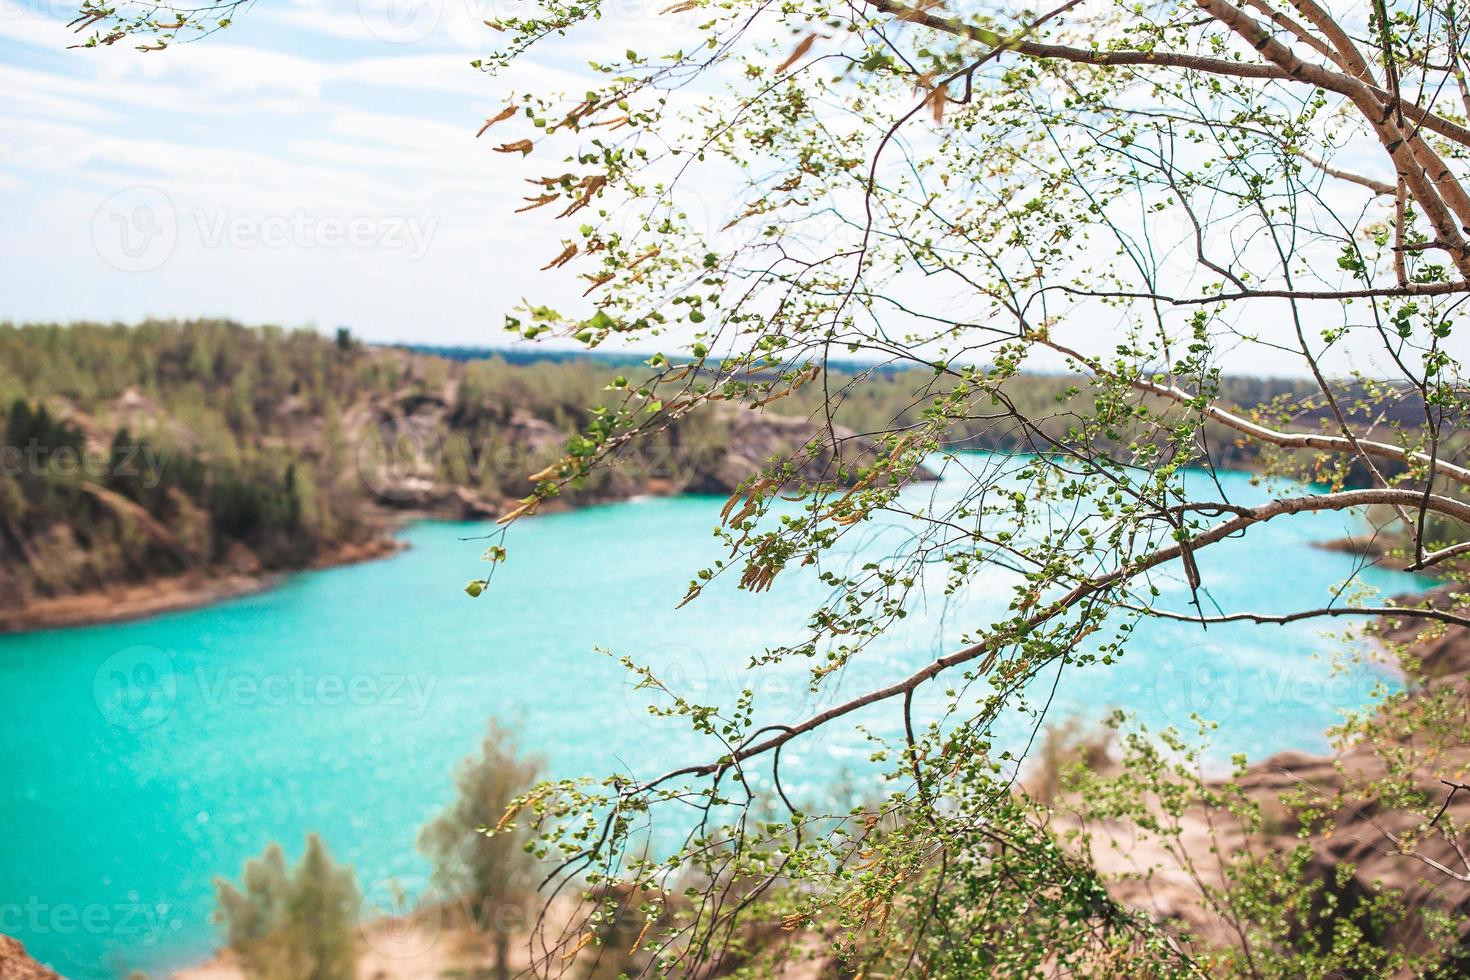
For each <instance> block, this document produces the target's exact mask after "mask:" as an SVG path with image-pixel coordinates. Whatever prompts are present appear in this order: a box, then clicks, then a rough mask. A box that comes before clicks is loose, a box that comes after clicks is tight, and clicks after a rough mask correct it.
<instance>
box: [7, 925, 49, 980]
mask: <svg viewBox="0 0 1470 980" xmlns="http://www.w3.org/2000/svg"><path fill="white" fill-rule="evenodd" d="M0 978H3V980H61V976H60V974H58V973H56V971H54V970H49V969H47V968H46V967H44V966H42V965H41V964H39V963H37V962H36V961H35V960H33V959H31V958H30V956H29V955H27V953H26V948H25V947H24V946H22V945H21V944H20V943H19V942H18V941H17V940H14V939H11V938H10V937H9V936H0Z"/></svg>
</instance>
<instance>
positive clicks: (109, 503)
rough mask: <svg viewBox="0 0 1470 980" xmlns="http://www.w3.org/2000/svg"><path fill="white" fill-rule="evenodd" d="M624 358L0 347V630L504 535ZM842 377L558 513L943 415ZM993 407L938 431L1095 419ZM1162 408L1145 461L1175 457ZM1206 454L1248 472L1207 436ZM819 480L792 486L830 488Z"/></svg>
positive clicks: (726, 421)
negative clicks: (479, 534)
mask: <svg viewBox="0 0 1470 980" xmlns="http://www.w3.org/2000/svg"><path fill="white" fill-rule="evenodd" d="M628 360H629V359H628V357H626V356H622V357H619V358H615V359H607V360H604V359H599V358H595V357H587V356H582V357H577V358H567V359H561V360H545V361H540V362H535V363H522V364H511V363H507V362H506V361H505V360H504V359H502V358H500V357H494V356H492V357H489V358H487V359H481V360H470V359H458V358H448V357H441V356H437V355H431V354H424V353H414V352H410V351H407V350H400V349H393V348H382V347H371V346H366V345H363V344H361V343H359V342H357V341H356V340H354V339H353V338H352V337H351V336H350V335H348V334H347V333H345V332H342V333H339V334H338V335H337V336H336V337H335V338H330V337H324V336H322V335H320V334H318V333H315V332H312V331H307V330H296V331H287V330H282V329H280V328H276V327H262V328H248V327H244V326H241V325H239V324H235V323H229V322H223V321H191V322H187V323H178V322H146V323H143V324H140V325H137V326H123V325H101V324H74V325H67V326H61V325H27V326H11V325H5V326H0V412H3V418H0V425H3V429H0V431H3V432H4V442H3V449H0V452H3V459H0V463H3V478H0V548H3V552H4V554H5V557H6V560H5V561H4V562H3V565H0V588H3V589H4V591H5V592H6V594H7V595H9V596H12V597H16V598H15V599H13V600H12V602H11V604H10V606H9V608H8V610H7V615H8V616H9V617H11V618H10V619H8V620H4V619H0V622H10V623H12V624H14V623H16V622H21V623H23V622H24V620H23V619H22V620H16V619H15V618H14V617H16V616H17V615H23V614H24V610H25V608H26V607H27V606H28V605H30V604H33V603H36V602H41V601H45V600H48V599H54V598H57V597H64V596H75V595H85V594H90V593H96V592H101V591H106V590H108V589H113V588H116V587H118V586H122V585H128V584H135V583H142V582H148V581H152V580H161V579H170V580H171V579H173V578H176V577H180V576H183V577H186V578H187V577H191V576H192V577H193V578H194V579H196V580H197V579H200V578H208V577H209V576H210V575H219V574H233V575H258V574H260V573H262V572H270V571H275V570H286V569H293V568H301V567H306V566H310V565H313V564H321V563H329V562H334V561H341V560H350V559H353V558H358V557H367V556H371V555H375V554H380V553H382V552H383V551H385V550H388V549H389V548H391V540H390V536H389V532H390V530H391V525H392V520H393V518H394V516H395V515H396V514H402V513H403V512H406V511H407V512H425V513H432V514H436V515H440V516H446V517H473V518H480V517H486V518H488V517H496V516H499V515H501V514H503V513H505V512H507V511H509V510H511V509H513V508H514V507H515V506H517V504H518V502H519V501H520V500H521V499H522V498H524V497H525V496H526V495H528V494H530V493H531V492H532V490H533V489H534V488H535V484H534V483H533V482H532V481H531V480H530V479H529V476H530V475H533V474H535V473H536V471H538V470H540V469H542V468H543V467H544V466H546V465H547V464H548V463H550V462H552V461H554V460H555V459H557V458H558V457H559V456H561V454H562V453H563V452H564V451H565V450H566V449H567V447H568V446H569V445H570V446H573V447H575V445H576V440H578V439H580V436H579V433H582V432H585V431H586V430H587V429H588V427H589V426H595V425H596V424H597V421H598V419H599V418H600V415H599V413H598V412H597V411H596V410H595V407H596V406H599V405H602V404H604V403H609V402H610V401H611V400H613V399H615V398H619V397H623V395H622V394H621V393H622V392H623V391H625V390H626V389H625V388H619V387H618V385H620V384H622V383H623V382H624V381H625V378H624V377H623V376H624V375H627V376H632V377H634V378H635V383H636V377H637V371H636V369H635V368H631V367H629V365H628ZM858 378H859V376H858V375H855V374H851V373H838V372H832V373H831V374H830V375H829V377H827V378H826V379H825V388H826V390H827V391H828V392H830V393H831V394H832V397H831V399H830V402H824V396H823V390H822V389H823V387H824V386H823V385H815V384H813V385H807V386H805V387H800V388H796V389H795V390H792V391H791V392H790V394H789V395H788V396H787V397H784V398H782V399H781V400H777V401H773V402H772V403H771V404H770V405H769V406H768V407H766V408H765V409H764V410H763V411H761V412H753V411H750V410H748V409H735V408H733V407H723V408H722V407H720V406H710V407H708V408H707V409H705V410H702V411H701V412H699V413H694V414H690V415H687V416H684V417H681V418H678V419H677V420H676V421H674V422H673V423H670V424H665V425H662V426H661V429H660V432H659V433H658V434H657V435H656V436H655V437H654V438H652V439H648V440H643V441H641V442H639V443H638V444H637V445H636V448H633V447H630V448H629V449H628V450H627V451H626V452H625V453H624V455H623V456H622V457H621V458H620V459H619V460H618V463H617V465H616V466H613V467H606V468H600V469H597V470H596V471H595V472H594V473H593V474H592V475H591V477H590V478H589V479H588V480H587V481H585V483H584V485H582V486H580V487H579V488H575V489H572V490H571V492H569V493H568V494H567V495H566V496H564V497H562V498H561V501H560V502H561V503H564V504H565V503H571V504H575V503H585V502H592V501H600V500H611V499H622V498H626V497H628V496H631V495H634V494H638V493H647V492H655V493H673V492H705V493H722V494H728V493H730V492H732V491H733V490H734V489H735V487H736V486H737V485H738V484H739V483H740V481H742V480H744V479H747V478H749V477H750V476H751V475H753V474H754V473H755V472H756V471H757V469H758V468H759V467H760V466H761V465H762V464H764V463H765V462H766V461H767V460H768V459H769V458H770V457H772V456H773V455H777V454H780V455H790V454H792V453H795V452H797V451H798V450H801V449H802V448H803V446H804V445H805V444H806V443H807V442H808V441H810V440H811V439H812V437H813V435H814V434H815V432H816V427H817V426H819V425H820V426H823V427H824V426H825V422H826V420H825V418H823V417H822V416H821V412H822V409H821V406H822V405H823V404H824V403H826V404H831V405H832V406H833V408H834V413H835V422H836V424H837V425H838V426H839V427H846V429H850V430H853V431H852V432H850V433H849V432H845V430H844V433H845V435H846V436H848V437H849V444H850V445H852V446H854V447H855V450H854V451H855V453H856V455H857V457H859V458H860V456H861V455H862V454H863V453H865V452H869V451H871V448H872V445H871V443H870V442H867V441H866V440H865V439H864V438H863V436H862V435H861V434H862V433H867V432H876V431H883V430H885V429H888V428H891V427H892V426H893V425H895V424H898V425H906V424H911V423H912V422H914V421H915V420H917V419H919V418H920V417H921V416H922V414H923V412H924V411H925V410H926V409H927V408H928V407H929V406H930V405H931V404H932V402H933V400H934V398H935V397H936V395H938V394H939V393H940V390H939V389H938V388H936V387H935V384H936V382H935V378H934V376H932V375H929V374H926V373H925V372H922V371H914V370H909V371H902V372H894V371H890V370H881V369H874V370H873V371H870V372H867V373H866V374H865V375H864V376H862V379H861V380H862V383H861V384H857V383H855V382H856V381H857V380H858ZM750 380H752V382H754V383H759V382H760V380H761V379H760V377H759V376H755V377H753V378H751V379H750ZM1222 388H1223V391H1224V395H1225V397H1226V398H1227V400H1229V401H1233V402H1235V403H1237V404H1242V405H1248V406H1249V405H1256V404H1265V403H1268V402H1272V401H1273V400H1277V401H1279V402H1280V404H1281V405H1282V406H1283V411H1286V412H1287V414H1288V415H1291V414H1292V413H1293V412H1295V413H1296V417H1297V421H1298V423H1301V422H1303V420H1305V421H1306V422H1309V423H1311V424H1312V425H1315V424H1317V422H1318V421H1319V420H1317V419H1315V418H1314V417H1313V415H1314V413H1313V412H1312V411H1311V410H1310V408H1307V409H1305V410H1303V409H1302V408H1301V406H1295V405H1294V404H1293V403H1292V401H1291V399H1292V398H1293V397H1295V396H1298V395H1300V394H1301V393H1302V392H1303V391H1304V390H1305V389H1303V388H1302V387H1301V386H1300V385H1298V384H1295V383H1290V382H1260V381H1251V380H1227V381H1224V382H1222ZM1005 391H1006V397H1007V398H1008V399H1010V400H1011V401H1012V402H1013V403H1014V404H1015V405H1016V406H1018V407H1019V408H1020V409H1021V414H1022V415H1023V416H1024V417H1028V418H1031V419H1036V420H1040V422H1039V423H1038V424H1035V425H1031V426H1028V427H1021V426H1018V425H1016V424H1015V422H1014V417H1015V416H1014V415H1011V414H1009V413H1002V412H999V411H998V412H997V413H996V415H995V416H994V417H991V416H989V415H987V414H985V413H977V414H976V415H975V417H973V418H970V419H967V420H963V422H962V423H961V424H959V425H957V426H956V429H955V445H956V446H964V447H969V448H989V449H1014V450H1025V451H1046V450H1047V449H1048V448H1049V447H1050V442H1049V440H1052V439H1061V438H1065V437H1066V434H1067V432H1068V431H1069V430H1071V429H1073V428H1075V427H1077V426H1078V425H1079V423H1080V420H1081V419H1082V417H1083V416H1084V415H1085V414H1086V413H1087V412H1088V411H1089V410H1090V406H1091V405H1092V402H1093V399H1094V395H1093V394H1092V393H1090V392H1087V391H1083V390H1081V389H1080V388H1079V386H1078V381H1077V379H1076V378H1073V377H1066V376H1060V375H1028V376H1022V377H1020V378H1018V379H1015V380H1014V381H1013V382H1011V383H1010V384H1008V385H1007V387H1006V389H1005ZM1164 407H1165V406H1162V405H1161V406H1160V410H1161V414H1160V416H1159V418H1160V422H1159V424H1158V425H1157V432H1158V436H1159V438H1158V443H1159V448H1160V449H1161V450H1162V451H1171V450H1170V447H1169V446H1168V439H1169V428H1168V424H1167V414H1166V413H1163V412H1162V410H1163V408H1164ZM996 419H999V420H1000V421H996ZM854 433H856V434H855V435H854ZM568 440H573V442H571V443H569V441H568ZM1215 448H1216V451H1217V453H1216V454H1217V458H1219V459H1222V460H1226V461H1232V462H1234V463H1236V464H1238V465H1247V464H1249V463H1250V462H1251V461H1252V460H1251V459H1249V458H1246V457H1245V456H1243V455H1242V453H1241V451H1238V450H1237V449H1236V448H1235V445H1234V440H1233V439H1232V438H1231V436H1230V434H1229V433H1228V432H1227V431H1225V430H1223V429H1222V430H1221V431H1220V432H1219V434H1218V436H1217V438H1216V447H1215ZM844 455H846V451H845V450H844ZM828 461H829V459H828V458H817V459H814V460H812V461H811V462H810V464H809V472H807V473H806V474H805V475H806V476H807V477H810V478H812V479H823V478H827V479H830V478H832V477H833V474H832V473H830V472H824V471H825V469H826V467H827V463H828ZM843 478H845V479H850V478H851V474H847V475H845V476H844V477H843Z"/></svg>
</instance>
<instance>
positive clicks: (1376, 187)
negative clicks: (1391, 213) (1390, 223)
mask: <svg viewBox="0 0 1470 980" xmlns="http://www.w3.org/2000/svg"><path fill="white" fill-rule="evenodd" d="M1297 155H1298V156H1300V157H1301V158H1302V159H1303V160H1305V161H1307V162H1308V163H1310V164H1311V165H1312V166H1314V167H1316V168H1317V169H1318V170H1320V171H1322V172H1323V173H1324V174H1326V175H1327V176H1329V177H1337V178H1339V179H1340V180H1348V181H1352V182H1353V183H1354V184H1360V185H1362V186H1363V187H1366V188H1368V189H1369V190H1370V191H1372V192H1373V193H1375V194H1385V195H1387V194H1392V193H1393V192H1394V185H1393V184H1390V183H1389V182H1388V181H1386V180H1378V179H1376V178H1374V177H1364V176H1363V175H1362V174H1355V173H1353V172H1352V171H1350V170H1340V169H1338V168H1337V167H1334V166H1332V165H1331V164H1329V163H1327V162H1326V161H1325V160H1319V159H1317V158H1316V157H1314V156H1312V154H1310V153H1306V152H1298V154H1297Z"/></svg>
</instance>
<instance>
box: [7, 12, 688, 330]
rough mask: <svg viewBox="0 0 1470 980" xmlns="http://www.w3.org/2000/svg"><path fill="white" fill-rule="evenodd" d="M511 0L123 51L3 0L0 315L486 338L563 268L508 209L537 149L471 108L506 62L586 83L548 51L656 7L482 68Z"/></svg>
mask: <svg viewBox="0 0 1470 980" xmlns="http://www.w3.org/2000/svg"><path fill="white" fill-rule="evenodd" d="M511 2H512V0H483V2H470V0H417V2H413V0H360V2H359V0H283V2H277V3H270V4H258V5H256V6H255V7H253V8H251V9H249V10H247V11H245V12H244V13H243V14H242V15H241V16H240V17H239V18H238V19H237V20H236V22H235V24H234V25H233V26H232V27H231V28H229V29H228V30H227V31H224V32H221V33H218V34H215V35H214V36H212V37H210V38H208V39H206V40H203V41H199V42H196V43H192V44H186V45H178V46H175V47H173V48H171V49H170V50H168V51H164V52H152V53H140V52H138V51H136V50H134V49H133V46H132V45H130V44H118V45H116V46H114V47H113V48H109V49H99V50H67V49H66V45H68V44H71V43H75V42H76V40H77V38H76V36H75V35H72V34H71V33H69V32H68V31H67V30H66V29H65V26H64V25H65V22H66V21H67V20H68V19H69V18H70V16H71V14H72V10H73V9H74V6H72V5H68V4H67V3H65V2H62V0H27V2H24V3H20V2H17V0H0V208H3V211H4V214H5V220H4V225H3V229H0V270H3V271H0V319H10V320H13V321H28V320H61V321H65V320H72V319H82V318H90V319H101V320H124V321H132V320H136V319H139V318H141V317H144V316H207V315H219V316H229V317H233V318H236V319H239V320H243V321H246V322H251V323H265V322H269V323H279V324H283V325H287V326H315V327H317V328H319V329H323V330H330V329H332V328H334V327H336V326H338V325H348V326H350V327H351V328H352V329H353V330H354V331H356V332H357V333H358V334H359V335H361V336H364V337H366V338H368V339H371V340H380V341H431V342H437V343H467V344H485V343H490V344H500V343H504V342H505V336H506V335H505V334H504V332H503V331H502V329H501V324H502V322H503V314H504V312H506V311H507V310H508V309H509V308H510V307H511V306H513V305H515V303H516V302H518V301H519V299H520V297H521V296H523V295H525V296H527V297H528V298H532V299H536V300H538V301H543V300H549V301H552V302H555V301H557V299H558V298H559V297H565V296H566V294H567V293H568V292H569V289H570V285H571V283H570V281H569V280H570V274H567V275H564V276H560V277H558V276H557V275H555V274H547V273H538V272H537V270H538V269H539V267H540V266H542V265H544V264H545V263H546V262H547V261H548V260H549V259H550V258H551V257H552V256H553V255H555V254H556V253H557V252H558V251H559V250H560V248H561V245H560V240H561V234H562V232H563V230H562V229H558V228H557V227H555V225H554V223H553V221H552V220H551V218H550V216H549V215H545V216H542V215H514V214H513V213H512V212H513V211H514V209H515V208H516V207H517V206H519V205H520V203H521V198H522V197H523V195H525V194H526V193H528V192H527V191H526V187H527V185H526V184H524V183H523V182H522V181H523V178H525V177H527V176H532V175H535V174H539V173H540V172H541V170H542V169H544V167H545V162H544V161H542V163H541V166H539V167H538V166H537V163H536V161H534V160H526V161H521V160H520V159H519V157H518V156H514V155H506V154H499V153H495V152H493V150H492V147H493V146H494V145H495V144H496V143H499V142H501V140H499V139H495V140H491V139H489V138H486V139H481V140H476V139H475V132H476V130H477V129H478V128H479V126H480V124H481V122H482V121H483V120H484V119H485V118H486V117H487V116H488V115H490V114H493V113H495V112H496V111H498V110H499V109H500V108H501V107H503V106H504V105H505V104H506V97H507V96H508V94H510V93H511V92H513V91H514V90H515V89H516V87H517V86H519V87H520V88H521V90H525V89H526V88H528V87H531V86H535V87H538V88H548V87H550V88H561V87H563V86H565V87H567V88H570V89H572V90H574V91H577V90H580V89H582V88H585V87H586V86H585V81H584V80H582V79H578V78H577V77H576V75H575V74H574V73H573V72H571V71H568V70H567V68H568V67H569V66H573V65H577V66H580V65H582V64H585V60H586V59H587V58H588V57H593V56H595V55H596V54H597V53H599V52H597V51H593V50H591V49H589V48H587V47H586V45H588V44H590V43H592V42H594V41H595V43H596V46H597V47H598V48H599V49H601V51H602V52H605V51H606V50H608V45H612V46H613V49H614V50H618V51H621V50H623V48H624V47H627V46H630V45H631V44H632V43H633V42H635V41H637V40H638V39H639V37H640V35H641V36H642V38H643V39H644V40H646V39H647V36H648V35H647V31H648V19H649V18H650V17H653V16H656V10H657V7H656V6H655V3H656V0H650V2H649V3H646V4H645V3H643V2H642V0H619V3H618V4H613V5H611V6H610V8H609V9H610V10H611V12H612V14H611V16H609V17H607V18H605V19H604V20H603V21H602V22H601V23H599V24H597V25H595V27H594V28H593V30H590V31H583V32H580V34H579V35H575V36H573V37H572V38H570V39H568V40H566V41H562V42H559V45H558V46H556V47H555V48H549V49H548V50H547V51H546V52H538V53H537V55H536V56H535V57H533V58H532V59H530V60H529V61H527V62H525V63H523V64H520V65H518V66H517V67H516V69H515V71H514V73H513V74H511V75H508V76H505V77H491V76H488V75H485V74H482V73H480V72H477V71H476V70H475V69H473V68H471V67H470V64H469V62H470V61H471V60H472V59H474V58H476V57H480V56H483V55H484V54H486V53H487V52H489V51H490V50H492V49H493V48H494V47H495V44H496V42H497V40H498V39H500V38H501V37H502V35H499V34H497V33H495V32H493V31H491V30H490V29H489V28H487V27H485V26H484V25H483V20H485V19H486V18H492V17H495V16H498V15H504V14H506V13H509V11H510V4H511ZM390 5H391V6H390ZM499 8H505V9H499ZM663 20H665V21H667V18H664V19H663ZM660 29H662V30H668V29H669V25H668V24H667V23H665V24H661V25H660ZM505 125H506V126H507V129H505V130H498V131H494V132H493V133H492V135H501V134H503V133H504V132H508V131H509V126H510V125H511V124H505ZM518 135H524V134H518ZM577 292H578V293H580V289H579V290H577Z"/></svg>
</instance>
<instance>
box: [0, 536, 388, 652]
mask: <svg viewBox="0 0 1470 980" xmlns="http://www.w3.org/2000/svg"><path fill="white" fill-rule="evenodd" d="M398 530H399V527H398V526H395V527H394V528H393V529H392V530H391V531H388V532H386V533H385V534H384V535H382V536H380V537H376V538H372V539H370V540H368V541H361V542H356V543H352V544H344V545H340V546H338V547H337V548H334V549H333V550H332V551H330V552H328V553H327V554H325V555H321V556H319V557H318V558H316V559H314V560H313V561H311V562H310V563H308V564H306V565H303V566H301V567H300V568H288V569H272V570H270V571H261V572H241V571H224V572H219V573H215V572H212V571H211V570H210V569H208V568H204V569H199V570H198V571H195V572H193V573H190V574H185V575H174V576H168V577H164V578H156V579H150V580H149V581H147V582H138V583H135V584H131V585H123V586H118V587H117V588H115V589H106V590H97V591H92V592H82V593H77V594H75V595H66V596H55V597H52V598H47V599H40V600H38V601H35V602H31V603H27V604H26V605H25V606H23V607H21V608H19V609H16V610H14V611H9V610H7V611H5V612H0V636H18V635H21V634H25V633H39V632H43V631H46V630H56V629H71V628H73V627H78V626H102V625H107V624H111V623H125V622H132V621H135V620H140V619H148V618H150V617H152V616H158V615H162V614H163V613H170V612H183V611H185V610H188V609H200V608H203V607H205V606H211V605H214V604H215V603H218V602H224V601H225V600H227V599H238V598H240V597H241V596H247V595H254V594H255V593H257V592H264V591H266V590H268V589H272V588H274V587H276V586H277V585H280V584H281V582H282V581H284V580H285V579H287V578H289V577H290V576H292V575H296V574H298V573H300V572H309V571H313V570H317V569H323V568H338V567H341V566H343V565H356V564H358V563H360V562H366V561H377V560H378V559H380V558H388V557H391V556H392V555H396V554H398V553H399V552H401V551H403V550H405V549H406V548H407V547H408V544H407V543H406V542H404V541H402V540H401V539H399V538H398V537H397V533H398Z"/></svg>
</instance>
